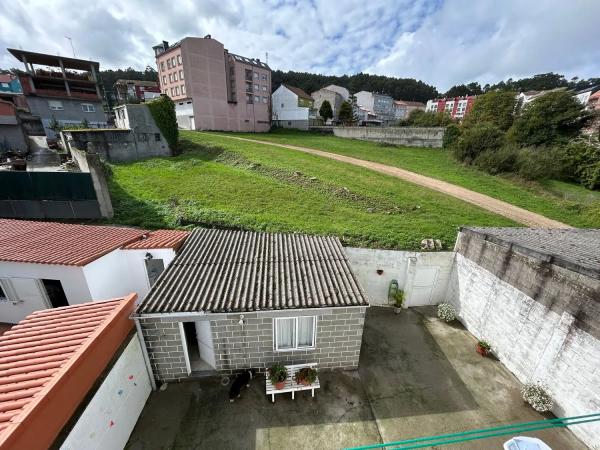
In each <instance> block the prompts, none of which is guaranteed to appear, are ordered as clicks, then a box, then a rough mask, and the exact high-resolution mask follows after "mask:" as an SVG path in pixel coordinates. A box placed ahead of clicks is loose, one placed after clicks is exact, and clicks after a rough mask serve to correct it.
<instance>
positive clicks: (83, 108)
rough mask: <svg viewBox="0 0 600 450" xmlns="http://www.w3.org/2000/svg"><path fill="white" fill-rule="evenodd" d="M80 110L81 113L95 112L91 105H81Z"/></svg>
mask: <svg viewBox="0 0 600 450" xmlns="http://www.w3.org/2000/svg"><path fill="white" fill-rule="evenodd" d="M81 109H82V110H83V112H96V107H95V106H94V105H92V104H91V103H82V104H81Z"/></svg>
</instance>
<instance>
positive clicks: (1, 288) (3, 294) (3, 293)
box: [0, 280, 10, 303]
mask: <svg viewBox="0 0 600 450" xmlns="http://www.w3.org/2000/svg"><path fill="white" fill-rule="evenodd" d="M5 283H6V284H8V280H0V303H2V302H7V301H9V300H10V299H9V298H8V293H7V291H8V289H7V287H6V284H5Z"/></svg>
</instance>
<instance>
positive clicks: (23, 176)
mask: <svg viewBox="0 0 600 450" xmlns="http://www.w3.org/2000/svg"><path fill="white" fill-rule="evenodd" d="M0 200H59V201H60V200H62V201H69V200H96V192H95V191H94V184H93V182H92V176H91V175H90V174H89V173H79V172H0Z"/></svg>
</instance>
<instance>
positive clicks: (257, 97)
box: [254, 95, 260, 103]
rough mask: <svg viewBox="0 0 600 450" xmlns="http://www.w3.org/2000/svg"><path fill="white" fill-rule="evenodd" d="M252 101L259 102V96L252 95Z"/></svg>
mask: <svg viewBox="0 0 600 450" xmlns="http://www.w3.org/2000/svg"><path fill="white" fill-rule="evenodd" d="M254 102H255V103H260V97H259V96H258V95H255V96H254Z"/></svg>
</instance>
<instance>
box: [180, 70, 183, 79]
mask: <svg viewBox="0 0 600 450" xmlns="http://www.w3.org/2000/svg"><path fill="white" fill-rule="evenodd" d="M179 79H180V80H183V70H180V71H179Z"/></svg>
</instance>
